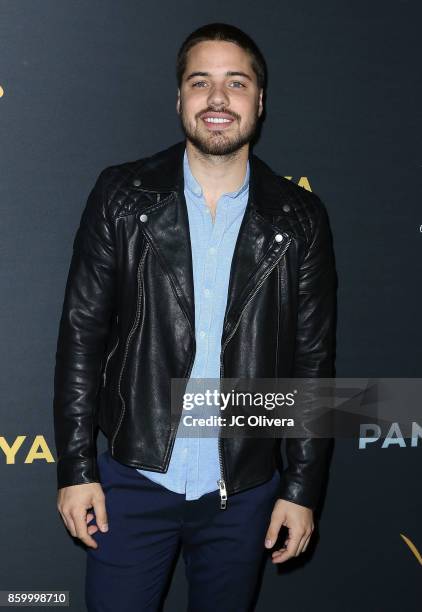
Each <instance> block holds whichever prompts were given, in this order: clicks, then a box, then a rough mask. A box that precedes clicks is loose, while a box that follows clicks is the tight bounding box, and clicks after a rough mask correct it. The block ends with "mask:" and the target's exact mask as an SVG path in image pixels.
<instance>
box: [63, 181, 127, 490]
mask: <svg viewBox="0 0 422 612" xmlns="http://www.w3.org/2000/svg"><path fill="white" fill-rule="evenodd" d="M106 170H107V169H106ZM106 170H103V171H102V172H101V173H100V175H99V176H98V178H97V180H96V182H95V185H94V187H93V188H92V190H91V192H90V194H89V196H88V200H87V202H86V205H85V208H84V210H83V213H82V216H81V220H80V224H79V227H78V230H77V232H76V235H75V238H74V242H73V253H72V259H71V262H70V268H69V272H68V277H67V283H66V288H65V295H64V301H63V307H62V314H61V319H60V325H59V333H58V340H57V350H56V361H55V371H54V399H53V411H54V435H55V445H56V451H57V485H58V488H59V489H60V488H62V487H66V486H70V485H75V484H83V483H89V482H99V477H98V476H99V475H98V469H97V459H96V455H97V453H96V444H95V440H94V424H95V417H96V411H97V400H98V390H99V383H100V374H101V368H102V361H103V356H104V352H105V347H106V341H107V336H108V332H109V327H110V320H111V316H112V312H113V310H114V308H115V296H116V280H115V271H116V263H115V245H114V235H113V228H112V224H111V222H110V219H109V216H108V209H107V201H106V193H105V175H106Z"/></svg>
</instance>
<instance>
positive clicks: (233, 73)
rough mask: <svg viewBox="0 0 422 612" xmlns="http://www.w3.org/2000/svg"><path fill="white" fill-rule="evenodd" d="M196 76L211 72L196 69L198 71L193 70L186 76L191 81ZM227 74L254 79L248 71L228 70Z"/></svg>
mask: <svg viewBox="0 0 422 612" xmlns="http://www.w3.org/2000/svg"><path fill="white" fill-rule="evenodd" d="M196 76H210V73H209V72H201V71H196V72H191V74H190V75H189V76H188V77H186V81H189V80H190V79H193V78H195V77H196ZM226 76H242V77H245V78H246V79H249V80H250V81H252V78H251V77H250V76H249V74H247V73H246V72H240V71H237V70H236V71H235V70H228V71H227V72H226Z"/></svg>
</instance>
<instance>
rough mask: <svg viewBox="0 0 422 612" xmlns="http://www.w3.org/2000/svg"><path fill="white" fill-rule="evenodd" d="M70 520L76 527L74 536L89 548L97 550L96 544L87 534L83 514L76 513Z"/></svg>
mask: <svg viewBox="0 0 422 612" xmlns="http://www.w3.org/2000/svg"><path fill="white" fill-rule="evenodd" d="M72 518H73V521H74V523H75V527H76V536H77V537H78V538H79V539H80V540H81V542H83V543H84V544H86V545H87V546H89V547H91V548H98V544H97V542H96V541H95V540H94V538H93V537H91V536H90V534H89V533H88V528H87V526H86V520H85V512H83V513H81V512H80V511H79V512H76V513H74V514H73V515H72Z"/></svg>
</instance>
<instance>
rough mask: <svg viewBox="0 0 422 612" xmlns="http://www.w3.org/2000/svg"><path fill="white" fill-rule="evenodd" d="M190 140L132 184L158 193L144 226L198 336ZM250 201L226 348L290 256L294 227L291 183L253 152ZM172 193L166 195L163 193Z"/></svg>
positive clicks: (160, 156)
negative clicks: (286, 207)
mask: <svg viewBox="0 0 422 612" xmlns="http://www.w3.org/2000/svg"><path fill="white" fill-rule="evenodd" d="M185 146H186V145H185V141H181V142H178V143H176V144H175V145H172V146H171V147H169V148H168V149H165V150H164V151H159V152H158V153H156V154H155V155H153V156H151V157H149V158H147V159H146V160H143V162H142V163H141V166H140V167H139V168H138V169H137V171H136V173H135V177H134V178H133V180H132V185H133V186H135V188H137V189H139V191H141V192H149V193H153V194H154V193H155V194H157V198H156V199H154V201H155V203H154V204H152V205H149V206H147V207H146V208H145V207H142V212H141V213H139V214H138V219H139V226H140V227H141V229H142V231H143V232H144V235H145V238H146V239H147V240H148V242H149V243H150V246H151V248H152V250H153V252H154V253H155V254H156V255H157V257H158V258H159V260H160V262H161V265H162V267H163V270H164V272H165V273H166V274H167V276H168V278H169V281H170V283H171V286H172V288H173V291H174V293H175V296H176V298H177V300H178V301H179V304H180V306H181V308H182V309H183V311H184V313H185V316H186V318H187V320H188V322H189V325H190V329H191V334H192V336H193V337H195V318H194V317H195V307H194V286H193V268H192V251H191V243H190V235H189V220H188V213H187V206H186V200H185V196H184V176H183V154H184V150H185ZM249 163H250V177H249V197H248V202H247V205H246V209H245V213H244V216H243V219H242V223H241V226H240V229H239V233H238V237H237V241H236V244H235V248H234V253H233V259H232V263H231V269H230V279H229V289H228V296H227V305H226V313H225V319H224V326H223V335H222V346H224V344H225V342H226V341H227V342H228V341H229V340H230V338H231V336H232V334H233V333H234V331H235V330H236V327H237V323H238V321H239V319H240V317H241V315H242V312H243V310H244V309H245V308H246V306H247V305H248V303H249V301H250V300H251V299H252V298H253V296H254V295H255V293H256V292H257V291H258V289H259V288H260V286H261V285H262V284H263V283H264V281H265V279H266V278H267V276H269V274H270V273H271V272H272V270H273V269H274V268H275V266H276V265H277V264H278V262H279V261H280V260H281V258H282V257H283V256H284V254H285V253H286V251H287V249H288V247H289V245H290V243H291V241H292V235H291V234H292V232H291V225H290V223H287V222H286V221H283V216H282V215H281V217H278V215H280V214H281V213H280V210H281V206H282V204H285V203H286V202H288V201H289V200H290V198H291V196H290V190H289V189H288V187H287V186H286V182H287V179H284V178H282V177H280V176H277V175H276V174H275V173H274V172H273V171H272V170H271V169H270V168H269V167H268V166H267V164H266V163H265V162H263V161H262V160H260V159H259V158H258V157H257V156H255V155H254V154H253V153H251V152H250V154H249ZM165 193H167V194H168V195H167V196H165V197H164V196H163V195H162V194H165Z"/></svg>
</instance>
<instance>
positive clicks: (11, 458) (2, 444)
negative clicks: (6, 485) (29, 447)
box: [0, 436, 26, 464]
mask: <svg viewBox="0 0 422 612" xmlns="http://www.w3.org/2000/svg"><path fill="white" fill-rule="evenodd" d="M25 438H26V436H17V437H16V439H15V441H14V442H13V444H12V446H9V444H8V443H7V441H6V438H4V437H3V436H0V448H1V450H2V451H3V452H4V454H5V455H6V463H7V464H10V463H12V464H13V463H15V457H16V453H17V452H18V450H19V449H20V447H21V446H22V444H23V441H24V440H25Z"/></svg>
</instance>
